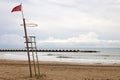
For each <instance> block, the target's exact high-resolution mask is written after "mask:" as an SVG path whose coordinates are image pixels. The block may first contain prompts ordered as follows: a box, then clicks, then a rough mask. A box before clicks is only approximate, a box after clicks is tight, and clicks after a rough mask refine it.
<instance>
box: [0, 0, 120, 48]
mask: <svg viewBox="0 0 120 80" xmlns="http://www.w3.org/2000/svg"><path fill="white" fill-rule="evenodd" d="M20 3H22V4H23V11H24V15H25V19H26V22H27V23H35V24H38V26H37V27H32V28H30V27H27V30H28V35H34V36H36V40H37V46H38V47H39V48H82V47H84V48H89V47H91V48H93V47H94V48H98V47H101V48H103V47H105V48H109V47H110V48H111V47H112V48H113V47H114V48H120V37H119V36H120V0H1V1H0V12H1V13H0V48H10V49H11V48H24V47H25V44H24V39H23V36H24V31H23V26H20V24H22V16H21V12H13V13H11V10H12V8H13V7H15V6H17V5H19V4H20Z"/></svg>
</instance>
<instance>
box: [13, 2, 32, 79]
mask: <svg viewBox="0 0 120 80" xmlns="http://www.w3.org/2000/svg"><path fill="white" fill-rule="evenodd" d="M16 11H21V13H22V18H23V25H24V32H25V39H26V47H27V54H28V62H29V70H30V77H32V69H31V62H30V54H29V45H28V39H27V29H26V23H25V18H24V14H23V10H22V4H20V5H18V6H15V7H14V8H13V9H12V11H11V12H16Z"/></svg>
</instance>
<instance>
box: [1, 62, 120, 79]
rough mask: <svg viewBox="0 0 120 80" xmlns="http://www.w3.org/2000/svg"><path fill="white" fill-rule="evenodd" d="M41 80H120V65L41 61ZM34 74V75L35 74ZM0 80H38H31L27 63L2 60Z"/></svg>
mask: <svg viewBox="0 0 120 80" xmlns="http://www.w3.org/2000/svg"><path fill="white" fill-rule="evenodd" d="M40 72H41V74H42V75H44V77H42V79H40V80H86V79H89V80H119V79H120V65H99V64H98V65H95V64H94V65H84V64H73V63H64V62H63V63H62V62H48V61H44V62H43V61H40ZM33 74H34V73H33ZM0 80H38V79H36V78H35V77H33V78H29V68H28V62H27V61H20V60H0Z"/></svg>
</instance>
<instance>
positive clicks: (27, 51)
mask: <svg viewBox="0 0 120 80" xmlns="http://www.w3.org/2000/svg"><path fill="white" fill-rule="evenodd" d="M23 25H24V32H25V39H26V46H27V55H28V63H29V70H30V77H32V68H31V62H30V53H29V46H28V38H27V30H26V24H25V18H23Z"/></svg>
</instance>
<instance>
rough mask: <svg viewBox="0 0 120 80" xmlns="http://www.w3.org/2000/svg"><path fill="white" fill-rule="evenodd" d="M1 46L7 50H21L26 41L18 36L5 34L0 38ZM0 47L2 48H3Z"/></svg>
mask: <svg viewBox="0 0 120 80" xmlns="http://www.w3.org/2000/svg"><path fill="white" fill-rule="evenodd" d="M0 45H2V46H6V48H13V47H14V48H21V47H24V39H23V38H22V37H21V36H19V35H17V34H5V35H1V36H0ZM2 46H0V47H2Z"/></svg>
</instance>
